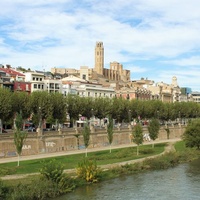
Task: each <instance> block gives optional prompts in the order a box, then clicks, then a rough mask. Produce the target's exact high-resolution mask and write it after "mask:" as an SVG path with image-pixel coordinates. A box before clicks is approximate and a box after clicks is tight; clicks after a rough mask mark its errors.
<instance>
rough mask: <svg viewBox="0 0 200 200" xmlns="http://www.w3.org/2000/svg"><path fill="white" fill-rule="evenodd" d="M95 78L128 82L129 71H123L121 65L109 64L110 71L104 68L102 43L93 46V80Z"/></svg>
mask: <svg viewBox="0 0 200 200" xmlns="http://www.w3.org/2000/svg"><path fill="white" fill-rule="evenodd" d="M95 72H96V73H97V75H96V74H95ZM96 76H97V77H99V78H104V79H106V80H108V81H109V80H111V81H123V82H129V81H130V70H124V69H123V65H122V64H120V63H118V62H116V61H115V62H111V63H110V69H106V68H104V46H103V42H96V46H95V66H94V75H93V78H95V77H96Z"/></svg>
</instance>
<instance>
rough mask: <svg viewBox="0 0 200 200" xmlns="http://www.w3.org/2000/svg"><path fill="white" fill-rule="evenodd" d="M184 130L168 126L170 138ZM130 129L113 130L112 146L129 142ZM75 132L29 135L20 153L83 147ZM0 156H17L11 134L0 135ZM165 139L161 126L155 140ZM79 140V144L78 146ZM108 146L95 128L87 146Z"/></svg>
mask: <svg viewBox="0 0 200 200" xmlns="http://www.w3.org/2000/svg"><path fill="white" fill-rule="evenodd" d="M184 130H185V128H184V127H178V126H177V127H172V128H170V138H171V139H172V138H180V137H181V135H182V134H183V131H184ZM143 132H144V133H145V132H147V128H145V127H144V128H143ZM130 133H131V132H130V130H129V129H128V128H127V129H122V130H117V129H115V130H114V137H113V143H112V146H116V145H121V144H129V143H130V142H131V138H130ZM75 134H76V132H69V131H68V132H63V133H62V134H58V132H52V133H51V134H50V133H48V134H45V135H43V136H39V137H38V136H37V135H36V134H35V135H32V134H31V135H29V136H28V138H27V139H26V141H25V144H24V146H23V151H22V155H34V154H41V153H52V152H62V151H71V150H77V149H78V148H79V149H84V142H83V137H82V136H81V134H80V136H79V137H78V139H77V137H75V136H74V135H75ZM0 138H1V139H0V158H4V157H13V156H17V153H16V150H15V145H14V139H13V135H10V136H7V137H2V136H0ZM163 139H167V133H166V131H165V129H164V128H163V127H162V128H161V129H160V131H159V137H158V139H157V140H163ZM78 140H79V146H78ZM104 146H105V147H106V146H109V143H108V139H107V135H106V131H105V129H101V130H96V131H95V133H93V134H92V135H91V139H90V145H89V148H95V147H104Z"/></svg>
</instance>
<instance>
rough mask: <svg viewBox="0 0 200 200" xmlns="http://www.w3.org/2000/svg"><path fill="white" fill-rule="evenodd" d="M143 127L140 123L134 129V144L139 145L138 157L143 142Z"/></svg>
mask: <svg viewBox="0 0 200 200" xmlns="http://www.w3.org/2000/svg"><path fill="white" fill-rule="evenodd" d="M142 132H143V130H142V126H141V125H140V124H139V123H138V124H136V125H135V126H134V127H133V131H132V136H133V139H132V140H133V142H135V143H136V144H137V155H139V145H140V144H142V142H143V134H142Z"/></svg>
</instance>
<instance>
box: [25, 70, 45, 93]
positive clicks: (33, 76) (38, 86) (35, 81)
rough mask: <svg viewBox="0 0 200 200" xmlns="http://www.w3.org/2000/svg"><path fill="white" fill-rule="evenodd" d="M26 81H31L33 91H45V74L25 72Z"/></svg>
mask: <svg viewBox="0 0 200 200" xmlns="http://www.w3.org/2000/svg"><path fill="white" fill-rule="evenodd" d="M24 75H25V82H30V83H31V92H34V91H44V74H43V73H37V72H25V73H24Z"/></svg>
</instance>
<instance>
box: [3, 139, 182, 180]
mask: <svg viewBox="0 0 200 200" xmlns="http://www.w3.org/2000/svg"><path fill="white" fill-rule="evenodd" d="M177 141H181V139H180V138H175V139H169V140H167V139H165V140H161V139H158V140H156V141H154V144H157V143H165V142H166V143H169V145H168V146H167V147H166V148H165V151H164V152H162V153H161V154H159V155H154V156H150V157H148V158H153V157H157V156H160V155H162V154H164V153H166V152H169V151H172V150H174V146H173V144H174V143H175V142H177ZM152 143H153V141H150V142H146V141H145V142H144V143H143V145H148V144H152ZM131 146H136V144H134V143H131V144H123V145H117V146H112V149H118V148H126V147H131ZM106 149H109V147H97V148H92V149H89V150H88V153H89V152H95V151H101V150H106ZM79 153H85V149H82V150H71V151H67V152H57V153H46V154H38V155H29V156H22V157H21V158H20V161H22V160H34V159H42V158H50V157H57V156H64V155H73V154H79ZM146 158H147V157H146ZM146 158H140V159H136V160H130V161H125V162H120V163H114V164H108V165H101V168H103V169H109V168H112V167H115V166H121V165H125V164H133V163H136V162H141V161H143V160H145V159H146ZM8 162H17V157H12V158H1V159H0V163H8ZM64 172H65V173H73V172H75V169H67V170H64ZM36 174H39V173H31V174H18V175H16V174H14V175H6V176H4V177H1V179H2V180H10V179H19V178H25V177H27V176H30V175H36Z"/></svg>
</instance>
